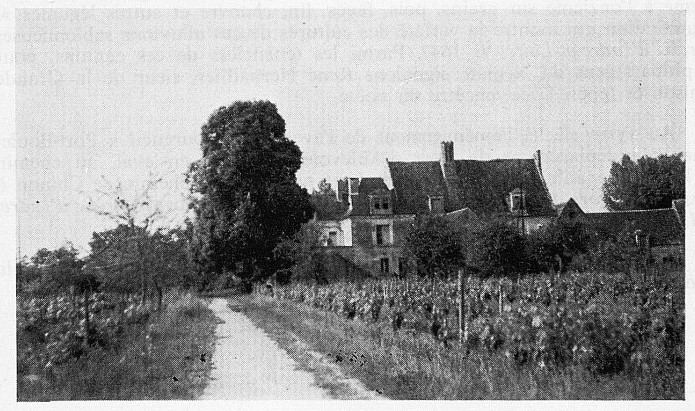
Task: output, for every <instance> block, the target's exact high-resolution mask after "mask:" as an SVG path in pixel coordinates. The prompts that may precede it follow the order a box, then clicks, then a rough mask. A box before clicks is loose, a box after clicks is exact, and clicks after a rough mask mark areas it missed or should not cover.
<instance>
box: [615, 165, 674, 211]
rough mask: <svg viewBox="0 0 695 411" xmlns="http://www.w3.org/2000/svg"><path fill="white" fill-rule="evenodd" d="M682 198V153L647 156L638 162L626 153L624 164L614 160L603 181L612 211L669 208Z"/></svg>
mask: <svg viewBox="0 0 695 411" xmlns="http://www.w3.org/2000/svg"><path fill="white" fill-rule="evenodd" d="M679 198H685V160H684V159H683V154H682V153H678V154H674V155H666V154H662V155H659V156H658V157H648V156H643V157H642V158H640V159H639V160H637V161H633V160H632V159H630V156H628V155H627V154H625V155H623V158H622V160H621V161H620V163H617V162H613V164H612V166H611V172H610V176H609V177H608V178H606V180H605V182H604V183H603V201H604V203H605V204H606V208H608V209H609V210H611V211H624V210H649V209H655V208H668V207H671V201H672V200H676V199H679Z"/></svg>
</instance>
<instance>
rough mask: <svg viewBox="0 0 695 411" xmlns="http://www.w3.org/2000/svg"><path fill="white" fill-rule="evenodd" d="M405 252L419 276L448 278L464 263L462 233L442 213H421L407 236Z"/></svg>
mask: <svg viewBox="0 0 695 411" xmlns="http://www.w3.org/2000/svg"><path fill="white" fill-rule="evenodd" d="M405 253H406V255H407V256H408V257H409V258H410V259H411V260H412V261H414V262H415V264H416V266H417V268H418V272H419V273H420V275H424V276H427V277H430V278H434V277H438V278H446V277H447V276H448V275H449V274H450V273H451V272H453V271H454V268H455V267H462V266H463V265H464V264H465V262H466V261H465V253H464V242H463V240H462V234H461V233H460V232H458V231H456V230H454V229H453V228H452V227H451V226H450V225H449V224H447V222H446V221H445V220H444V219H442V218H441V217H440V216H436V215H427V214H425V215H419V216H417V217H416V219H415V223H414V224H413V226H412V227H411V228H410V230H409V231H408V233H407V234H406V237H405Z"/></svg>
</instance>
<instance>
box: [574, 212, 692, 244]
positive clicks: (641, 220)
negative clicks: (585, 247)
mask: <svg viewBox="0 0 695 411" xmlns="http://www.w3.org/2000/svg"><path fill="white" fill-rule="evenodd" d="M584 221H585V222H586V224H587V226H588V227H589V228H590V229H592V231H594V232H596V233H597V234H598V235H599V237H601V238H607V237H609V236H611V235H616V234H618V233H620V232H621V231H622V230H623V229H624V228H625V227H626V226H628V225H629V227H630V230H642V232H644V233H645V234H647V233H648V234H649V236H650V237H651V245H653V246H656V245H668V244H680V243H683V236H684V230H683V227H682V226H681V223H680V221H679V220H678V214H677V213H676V210H675V209H673V208H662V209H657V210H634V211H611V212H605V213H586V214H584Z"/></svg>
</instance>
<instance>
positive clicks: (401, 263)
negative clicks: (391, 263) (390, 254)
mask: <svg viewBox="0 0 695 411" xmlns="http://www.w3.org/2000/svg"><path fill="white" fill-rule="evenodd" d="M398 274H399V275H401V276H403V275H406V274H408V260H406V259H405V258H399V259H398Z"/></svg>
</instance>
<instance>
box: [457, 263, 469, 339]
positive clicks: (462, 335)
mask: <svg viewBox="0 0 695 411" xmlns="http://www.w3.org/2000/svg"><path fill="white" fill-rule="evenodd" d="M466 283H467V281H466V278H465V277H464V273H463V269H459V270H458V284H457V288H458V290H457V291H458V311H459V330H458V331H459V343H460V344H462V345H463V344H465V343H466V341H468V313H467V311H466V286H467V284H466Z"/></svg>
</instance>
